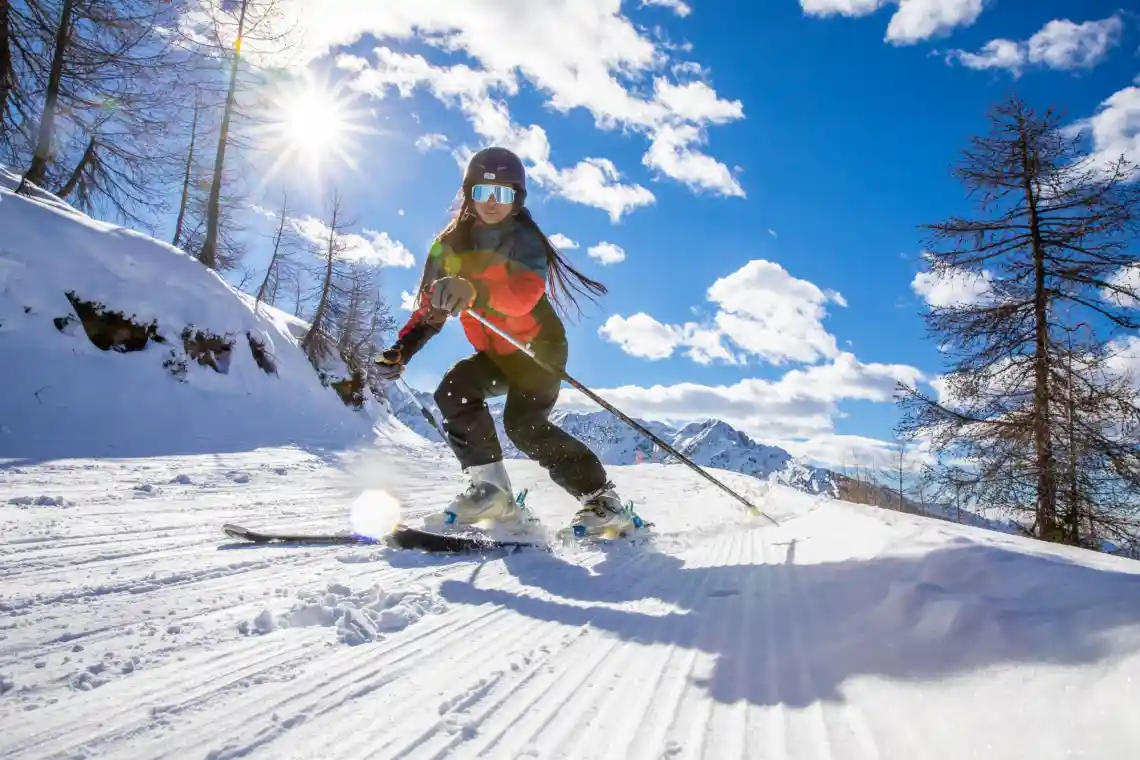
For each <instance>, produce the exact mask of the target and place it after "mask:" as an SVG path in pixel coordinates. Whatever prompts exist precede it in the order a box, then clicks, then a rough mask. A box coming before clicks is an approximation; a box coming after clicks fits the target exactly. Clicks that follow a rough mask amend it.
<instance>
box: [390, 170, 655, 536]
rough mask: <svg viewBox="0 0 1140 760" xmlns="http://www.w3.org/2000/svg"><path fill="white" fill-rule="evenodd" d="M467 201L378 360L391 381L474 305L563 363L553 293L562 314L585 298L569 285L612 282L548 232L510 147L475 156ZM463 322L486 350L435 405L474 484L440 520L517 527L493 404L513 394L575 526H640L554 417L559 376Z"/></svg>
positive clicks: (512, 421) (512, 426)
mask: <svg viewBox="0 0 1140 760" xmlns="http://www.w3.org/2000/svg"><path fill="white" fill-rule="evenodd" d="M462 196H463V197H462V202H461V205H460V208H459V211H458V213H457V214H456V216H455V218H454V219H453V220H452V221H451V222H450V223H449V224H448V225H447V227H446V228H444V230H443V231H442V232H441V233H440V234H439V236H438V237H437V239H436V241H435V243H434V244H433V245H432V248H431V251H430V252H429V254H428V258H427V262H426V264H425V266H424V274H423V278H422V280H421V282H420V287H419V292H418V304H419V305H418V308H417V309H416V311H415V312H414V313H413V314H412V316H411V318H410V319H409V320H408V322H407V324H406V325H405V326H404V327H403V328H402V329H401V330H400V333H399V336H398V338H397V340H396V343H395V344H394V345H393V346H392V347H391V348H390V349H388V350H387V351H385V352H384V353H383V354H382V355H381V357H379V358H378V359H377V360H376V361H377V363H378V364H379V365H380V369H381V376H382V377H385V378H386V379H396V378H398V377H399V376H400V375H401V373H402V372H403V371H404V367H405V366H406V365H407V363H408V361H409V360H410V359H411V358H412V357H413V356H414V355H415V354H416V352H417V351H419V350H420V349H421V348H423V346H424V344H425V343H427V341H428V340H429V339H430V338H431V337H432V336H434V335H435V334H437V333H438V332H439V331H440V329H441V328H442V327H443V324H444V323H445V322H446V321H447V318H448V317H449V316H453V315H455V314H458V313H460V312H462V311H464V310H466V309H469V308H470V309H472V310H473V311H475V312H477V313H479V314H480V315H482V316H483V317H485V318H486V319H487V320H488V321H489V322H491V323H492V324H494V325H496V326H498V327H499V328H501V329H502V330H503V331H504V332H505V333H506V334H508V335H510V336H512V337H514V338H515V339H516V340H518V341H519V342H520V343H523V344H526V345H529V347H530V348H531V350H533V351H534V352H535V354H536V355H537V356H539V357H540V358H542V359H543V360H544V361H545V362H546V363H547V364H549V365H551V366H553V367H557V368H559V369H565V367H566V361H567V357H568V346H567V341H566V331H565V328H564V327H563V325H562V321H561V320H560V319H559V316H558V315H557V314H556V313H555V310H554V307H553V306H552V305H551V299H553V301H554V303H555V305H557V306H558V308H559V310H560V311H561V310H563V309H564V304H563V299H564V298H567V297H568V298H569V300H570V302H571V303H574V304H575V306H576V305H577V302H576V299H575V297H574V295H573V293H571V292H570V287H573V288H574V289H575V290H577V291H578V292H583V290H585V291H588V292H589V293H591V294H593V295H602V294H604V293H606V292H607V290H606V287H605V286H604V285H603V284H601V283H600V282H597V281H595V280H592V279H590V278H588V277H586V276H585V275H583V274H582V273H581V272H579V271H577V270H576V269H574V267H572V266H571V265H570V264H569V263H568V262H567V261H566V260H565V259H563V258H562V256H561V255H560V254H559V253H558V251H557V250H556V249H555V248H554V246H553V245H552V244H551V243H550V241H549V240H548V239H547V237H546V235H545V234H543V232H542V231H541V230H540V229H539V227H538V225H537V224H536V223H535V221H534V219H533V218H532V217H531V215H530V211H529V210H528V209H526V208H525V207H524V205H523V204H524V202H525V200H526V171H525V169H524V168H523V165H522V161H520V160H519V158H518V156H516V155H515V154H514V153H512V152H511V151H509V150H506V149H505V148H487V149H485V150H481V151H479V152H478V153H476V154H475V155H474V156H473V157H472V158H471V161H470V162H469V163H468V166H467V171H466V172H465V175H464V178H463V186H462ZM570 278H573V280H574V282H571V279H570ZM548 295H549V296H550V298H548ZM460 319H461V323H462V325H463V329H464V332H465V334H466V336H467V339H468V340H469V341H470V342H471V344H472V345H473V346H474V347H475V351H476V352H475V353H474V354H472V355H471V356H469V357H467V358H466V359H461V360H460V361H458V362H456V363H455V364H454V365H453V366H452V367H451V368H450V369H448V371H447V372H446V374H445V375H444V376H443V379H442V380H441V381H440V384H439V387H438V388H437V389H436V391H435V401H436V403H437V404H438V405H439V409H440V411H441V412H442V413H443V417H444V422H443V427H444V431H445V432H446V434H447V440H448V444H449V445H450V446H451V449H452V451H454V452H455V456H456V457H457V458H458V459H459V463H460V465H461V466H462V467H463V469H464V470H465V471H466V473H467V474H468V476H469V477H470V480H471V482H470V485H469V486H468V487H467V489H466V491H464V492H463V493H461V494H459V495H458V496H457V497H456V498H455V499H454V500H453V501H452V503H451V504H450V506H449V507H447V509H446V510H445V512H444V514H443V515H441V516H440V517H441V518H442V519H443V521H444V522H454V523H458V524H464V525H469V524H472V523H476V522H479V521H481V520H492V521H495V522H508V523H509V522H513V521H515V520H516V519H517V518H518V517H519V514H518V512H519V510H518V509H517V508H516V506H515V499H514V495H513V492H512V489H511V483H510V479H509V477H508V475H507V470H506V467H504V465H503V453H502V447H501V445H500V442H499V439H498V436H497V434H496V431H495V426H494V423H493V421H492V419H491V414H490V412H489V411H488V409H487V405H486V403H485V402H486V400H487V399H489V398H493V397H497V396H503V395H505V396H506V407H505V409H504V413H503V426H504V428H505V430H506V434H507V437H508V438H510V440H511V441H512V442H513V443H514V444H515V445H516V446H517V447H518V448H519V450H520V451H522V452H523V453H524V454H526V455H527V456H528V457H530V458H531V459H533V460H536V461H537V462H538V463H539V465H541V466H542V467H544V468H545V469H546V470H547V472H549V473H550V477H551V479H552V480H553V481H554V482H555V483H557V484H558V485H559V486H561V487H562V488H563V489H565V490H566V491H567V492H568V493H570V494H571V495H572V496H574V497H575V498H576V499H577V500H578V501H579V502H580V503H581V504H582V508H581V509H580V510H579V511H578V512H577V514H576V515H575V516H574V518H573V520H572V522H571V527H574V526H581V529H582V530H584V532H585V533H586V534H587V535H597V534H599V533H601V532H603V531H605V530H607V529H616V530H617V531H619V532H623V531H625V530H627V529H628V528H630V527H632V525H633V521H632V515H631V514H630V513H629V512H627V511H626V510H625V509H623V507H622V503H621V500H620V499H619V498H618V495H617V493H616V492H615V489H614V485H613V483H611V482H609V480H608V478H607V476H606V471H605V469H604V468H603V467H602V464H601V462H600V461H599V460H598V458H597V457H596V456H595V455H594V453H593V452H592V451H590V449H589V448H587V447H586V446H585V444H583V443H582V442H581V441H579V440H577V439H576V438H574V437H572V436H571V435H570V434H568V433H566V432H565V431H564V430H561V429H560V428H558V427H557V426H555V425H554V424H553V423H552V422H551V421H550V419H549V415H550V412H551V410H552V409H553V408H554V405H555V402H556V401H557V399H558V393H559V390H560V389H561V379H560V378H559V377H558V376H557V375H553V374H551V373H549V372H547V371H545V370H543V369H542V368H541V367H539V366H538V364H537V363H535V362H534V361H533V360H532V359H531V358H530V357H529V356H527V355H526V354H525V353H523V352H521V351H519V350H518V349H517V348H515V347H514V346H513V345H511V344H510V343H509V342H508V341H504V340H503V339H502V338H501V337H499V336H498V335H495V334H494V333H493V332H492V331H490V330H488V329H487V328H486V327H484V326H483V325H482V324H480V322H479V321H478V320H477V319H474V318H473V317H471V316H470V315H468V314H463V315H462V316H461V318H460Z"/></svg>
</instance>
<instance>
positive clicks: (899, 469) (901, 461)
mask: <svg viewBox="0 0 1140 760" xmlns="http://www.w3.org/2000/svg"><path fill="white" fill-rule="evenodd" d="M906 451H907V441H906V439H905V438H902V437H897V438H896V440H895V453H896V454H897V455H898V459H897V460H896V462H895V464H896V471H895V474H896V475H897V476H898V481H897V482H898V493H899V511H900V512H906V511H907V508H906V487H905V484H906Z"/></svg>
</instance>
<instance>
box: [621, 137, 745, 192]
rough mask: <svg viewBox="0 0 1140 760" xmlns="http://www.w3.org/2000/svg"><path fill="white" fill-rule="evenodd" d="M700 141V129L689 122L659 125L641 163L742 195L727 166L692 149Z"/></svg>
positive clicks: (693, 184)
mask: <svg viewBox="0 0 1140 760" xmlns="http://www.w3.org/2000/svg"><path fill="white" fill-rule="evenodd" d="M701 141H702V139H701V133H700V130H698V129H697V128H696V127H694V126H692V125H685V126H681V127H669V126H666V127H661V128H660V129H659V130H658V131H657V133H656V135H655V136H654V138H653V142H652V144H651V145H650V146H649V151H648V152H647V153H646V154H645V156H644V157H643V158H642V163H644V164H645V165H646V166H648V167H650V168H652V169H656V170H658V171H659V172H661V173H662V174H664V175H666V176H668V177H673V178H674V179H679V180H681V181H682V182H685V183H687V184H688V185H690V186H691V187H694V188H700V189H703V190H716V191H719V192H720V193H721V194H722V195H735V196H738V197H741V198H743V197H744V189H743V188H742V187H741V186H740V183H739V182H737V181H736V178H735V177H733V176H732V172H730V171H729V170H728V167H727V166H725V165H724V164H722V163H720V162H719V161H717V160H716V159H714V158H710V157H709V156H706V155H705V154H704V153H701V152H699V151H697V150H694V149H693V147H692V146H693V145H695V144H699V143H700V142H701Z"/></svg>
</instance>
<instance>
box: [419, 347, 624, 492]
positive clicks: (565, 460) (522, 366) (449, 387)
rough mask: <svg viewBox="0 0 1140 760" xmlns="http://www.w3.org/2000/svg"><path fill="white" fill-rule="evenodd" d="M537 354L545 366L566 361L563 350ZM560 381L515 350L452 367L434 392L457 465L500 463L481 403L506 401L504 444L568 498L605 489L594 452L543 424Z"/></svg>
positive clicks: (479, 356) (547, 421)
mask: <svg viewBox="0 0 1140 760" xmlns="http://www.w3.org/2000/svg"><path fill="white" fill-rule="evenodd" d="M536 353H539V355H540V356H542V354H544V353H547V354H552V355H550V356H542V358H543V361H546V362H547V363H548V364H550V365H551V366H562V365H563V364H564V363H565V361H566V347H565V346H554V347H546V350H544V351H541V352H540V351H538V350H536ZM560 389H561V378H559V377H558V376H557V375H554V374H551V373H550V372H547V371H546V370H544V369H543V368H542V367H540V366H538V364H536V363H535V361H534V360H533V359H531V358H530V357H529V356H527V355H526V354H524V353H522V352H521V351H516V352H514V353H511V354H505V355H499V354H490V353H486V352H479V353H476V354H473V355H471V356H469V357H467V358H466V359H461V360H460V361H458V362H456V363H455V364H454V365H452V367H451V368H450V369H448V371H447V372H446V373H445V374H444V376H443V379H442V380H441V381H440V384H439V387H438V388H437V389H436V391H435V402H436V404H437V405H438V406H439V410H440V412H442V413H443V429H444V432H445V433H446V434H447V439H448V440H447V442H448V444H449V445H450V446H451V450H452V451H454V452H455V456H456V457H457V458H458V459H459V464H460V465H461V466H462V467H463V468H464V469H466V468H468V467H475V466H478V465H485V464H491V463H493V462H497V461H499V460H501V459H502V458H503V451H502V446H501V444H500V442H499V437H498V435H497V433H496V431H495V424H494V421H493V420H492V418H491V413H490V411H489V410H488V409H487V403H486V402H487V400H488V399H491V398H497V397H501V396H506V397H507V398H506V406H505V408H504V410H503V428H504V431H505V432H506V434H507V437H508V438H509V439H510V440H511V442H512V443H513V444H514V445H515V446H517V447H518V448H519V451H521V452H522V453H523V454H525V455H526V456H528V457H530V458H531V459H533V460H535V461H536V462H538V464H539V465H540V466H541V467H543V468H545V469H546V471H547V472H549V473H550V478H551V480H553V481H554V482H555V483H557V484H558V485H559V486H561V487H562V488H563V489H565V490H566V491H567V492H568V493H570V495H572V496H574V497H575V498H581V497H582V496H584V495H586V494H590V493H593V492H594V491H597V490H599V489H601V488H602V487H603V486H605V485H606V483H607V479H606V471H605V468H604V467H603V466H602V463H601V462H600V461H599V460H598V457H597V456H596V455H595V454H594V452H592V451H590V449H589V448H588V447H587V446H586V445H585V444H584V443H582V442H581V441H579V440H578V439H577V438H574V437H573V436H571V435H570V434H569V433H567V432H566V431H564V430H562V429H561V428H559V427H558V426H556V425H555V424H554V423H552V422H551V421H550V419H549V416H550V412H551V411H552V410H553V409H554V404H555V402H556V401H557V400H558V393H559V390H560Z"/></svg>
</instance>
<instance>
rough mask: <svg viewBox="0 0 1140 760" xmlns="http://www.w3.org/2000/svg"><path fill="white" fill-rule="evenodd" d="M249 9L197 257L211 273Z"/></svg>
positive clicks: (236, 56) (237, 51)
mask: <svg viewBox="0 0 1140 760" xmlns="http://www.w3.org/2000/svg"><path fill="white" fill-rule="evenodd" d="M248 7H249V0H242V3H241V14H240V16H239V17H238V32H237V41H236V42H235V43H234V60H233V65H232V66H231V67H230V86H229V91H228V92H227V93H226V107H225V110H224V111H223V112H222V126H221V130H220V132H219V134H218V153H217V156H215V158H214V179H213V182H211V184H210V199H209V201H208V202H207V204H206V242H205V243H203V244H202V251H201V253H200V254H199V255H198V260H199V261H201V262H202V263H203V264H205V265H206V266H208V267H209V268H210V269H216V268H217V266H218V218H219V216H220V211H219V206H220V205H221V201H222V170H223V168H224V167H225V163H226V143H227V142H229V138H230V118H231V116H232V114H233V109H234V100H235V99H236V97H237V76H238V63H239V62H240V60H241V40H242V35H243V34H245V12H246V9H247V8H248Z"/></svg>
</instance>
